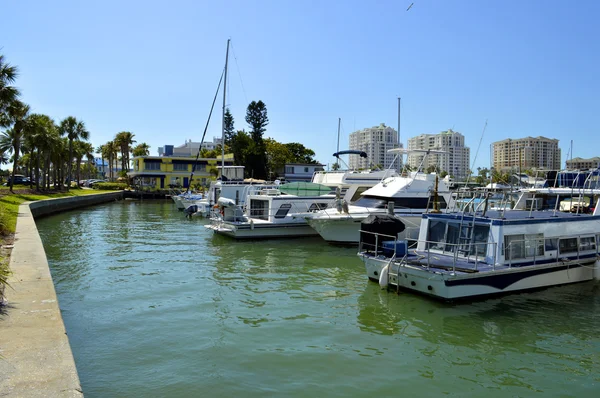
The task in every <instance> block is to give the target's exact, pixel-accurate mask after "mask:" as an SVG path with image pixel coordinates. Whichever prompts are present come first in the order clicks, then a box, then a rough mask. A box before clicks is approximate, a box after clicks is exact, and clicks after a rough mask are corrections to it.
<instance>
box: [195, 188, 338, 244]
mask: <svg viewBox="0 0 600 398" xmlns="http://www.w3.org/2000/svg"><path fill="white" fill-rule="evenodd" d="M299 185H302V186H303V187H304V188H305V189H304V193H300V192H297V194H292V193H288V192H290V191H300V190H299V189H297V187H298V186H299ZM317 187H319V189H317ZM338 197H339V193H338ZM335 198H336V194H335V193H333V191H332V188H331V187H327V186H324V185H318V184H311V183H291V184H285V185H282V186H280V187H278V189H264V190H261V191H259V192H256V193H253V194H250V195H248V196H247V198H246V201H245V204H246V205H245V206H241V205H239V204H237V203H236V201H234V200H231V199H226V198H223V197H221V198H219V200H218V203H217V206H218V209H219V212H218V213H216V214H214V215H213V216H212V217H211V223H210V224H208V225H205V227H206V228H208V229H210V230H212V231H214V232H215V233H216V234H219V235H225V236H229V237H232V238H235V239H249V238H251V239H264V238H295V237H302V236H314V235H317V233H316V231H315V230H314V229H312V228H311V227H310V226H308V224H306V222H305V221H304V219H303V218H296V217H293V216H292V215H293V214H296V213H308V212H312V211H318V210H321V209H326V208H327V207H329V206H333V205H334V201H335Z"/></svg>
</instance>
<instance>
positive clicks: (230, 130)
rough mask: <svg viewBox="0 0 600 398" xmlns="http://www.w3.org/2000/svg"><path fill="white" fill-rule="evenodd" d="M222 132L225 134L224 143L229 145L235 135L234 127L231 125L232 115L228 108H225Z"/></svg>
mask: <svg viewBox="0 0 600 398" xmlns="http://www.w3.org/2000/svg"><path fill="white" fill-rule="evenodd" d="M223 132H224V135H225V142H224V144H225V145H227V146H231V141H232V140H233V137H234V136H235V128H234V127H233V115H232V114H231V112H230V111H229V108H226V109H225V129H224V131H223Z"/></svg>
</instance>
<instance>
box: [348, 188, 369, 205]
mask: <svg viewBox="0 0 600 398" xmlns="http://www.w3.org/2000/svg"><path fill="white" fill-rule="evenodd" d="M369 188H371V187H358V188H356V192H354V195H352V197H351V198H350V203H353V202H355V201H357V200H358V199H360V194H361V193H363V192H365V191H366V190H367V189H369Z"/></svg>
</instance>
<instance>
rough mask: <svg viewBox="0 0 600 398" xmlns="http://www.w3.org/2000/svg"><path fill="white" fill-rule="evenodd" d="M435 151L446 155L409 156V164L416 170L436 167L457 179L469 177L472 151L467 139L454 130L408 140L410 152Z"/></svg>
mask: <svg viewBox="0 0 600 398" xmlns="http://www.w3.org/2000/svg"><path fill="white" fill-rule="evenodd" d="M411 149H434V150H439V151H444V152H447V153H444V154H430V155H428V156H427V157H425V154H418V153H417V154H409V155H408V162H407V163H408V164H409V165H410V167H411V168H412V169H414V170H416V169H417V168H418V167H419V166H421V167H422V170H426V169H427V168H429V167H432V166H433V167H436V168H437V170H438V172H442V171H445V172H447V173H448V174H450V175H452V176H453V177H454V178H456V179H465V178H466V177H467V176H468V175H469V167H470V166H469V164H470V157H471V150H470V148H469V147H466V146H465V137H464V136H463V135H462V134H461V133H459V132H457V131H453V130H452V129H448V130H447V131H442V132H441V133H439V134H421V135H419V136H417V137H413V138H410V139H409V140H408V150H409V151H410V150H411Z"/></svg>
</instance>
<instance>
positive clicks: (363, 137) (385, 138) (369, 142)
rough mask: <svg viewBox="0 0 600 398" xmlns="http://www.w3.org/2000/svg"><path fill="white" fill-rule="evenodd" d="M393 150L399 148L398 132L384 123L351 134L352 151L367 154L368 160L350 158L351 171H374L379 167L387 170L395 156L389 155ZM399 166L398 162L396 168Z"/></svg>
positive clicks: (356, 157)
mask: <svg viewBox="0 0 600 398" xmlns="http://www.w3.org/2000/svg"><path fill="white" fill-rule="evenodd" d="M392 148H398V132H397V131H396V130H394V129H393V128H391V127H389V126H386V125H385V124H384V123H381V124H380V125H379V126H375V127H371V128H366V129H363V130H359V131H355V132H354V133H350V149H351V150H356V151H363V152H366V154H367V158H361V157H359V156H350V164H349V166H350V168H351V169H372V168H375V167H377V166H382V167H383V168H386V169H387V168H389V167H390V166H391V164H392V161H393V160H394V156H395V154H393V153H387V151H388V150H389V149H392ZM400 148H402V144H400ZM400 158H401V157H400ZM397 165H398V161H396V164H395V165H394V167H395V168H396V167H398V166H397Z"/></svg>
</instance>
